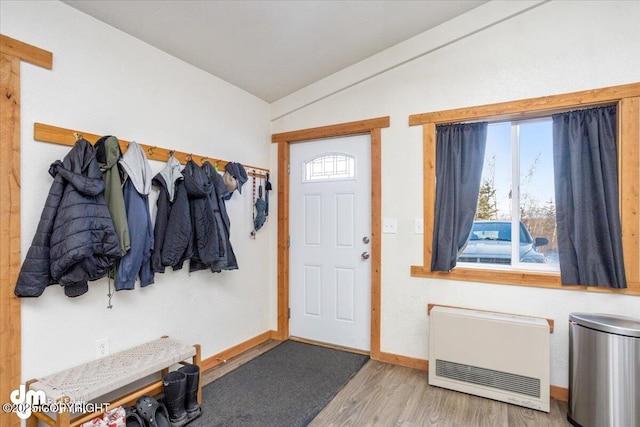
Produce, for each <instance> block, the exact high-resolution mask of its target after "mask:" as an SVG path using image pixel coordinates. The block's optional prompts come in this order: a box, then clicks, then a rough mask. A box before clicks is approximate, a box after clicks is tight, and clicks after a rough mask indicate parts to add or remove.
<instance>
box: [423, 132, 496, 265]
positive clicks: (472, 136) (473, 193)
mask: <svg viewBox="0 0 640 427" xmlns="http://www.w3.org/2000/svg"><path fill="white" fill-rule="evenodd" d="M486 145H487V123H469V124H452V125H439V126H436V206H435V218H434V229H433V245H432V251H433V252H432V255H431V271H451V270H452V269H453V268H454V267H455V266H456V261H457V259H458V255H459V254H460V252H461V251H462V250H463V249H464V247H465V245H466V244H467V240H468V239H469V234H470V233H471V228H472V227H473V218H474V217H475V215H476V208H477V205H478V193H479V191H480V179H481V178H482V166H483V163H484V151H485V147H486Z"/></svg>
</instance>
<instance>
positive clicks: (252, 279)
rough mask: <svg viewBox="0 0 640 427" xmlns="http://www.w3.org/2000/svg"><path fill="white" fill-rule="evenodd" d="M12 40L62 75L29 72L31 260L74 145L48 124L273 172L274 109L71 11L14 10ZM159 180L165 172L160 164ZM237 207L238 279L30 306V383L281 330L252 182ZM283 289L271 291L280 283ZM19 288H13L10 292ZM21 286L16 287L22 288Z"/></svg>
mask: <svg viewBox="0 0 640 427" xmlns="http://www.w3.org/2000/svg"><path fill="white" fill-rule="evenodd" d="M0 8H1V9H0V18H1V21H0V28H1V29H2V33H3V34H4V35H7V36H9V37H13V38H16V39H19V40H21V41H24V42H26V43H29V44H32V45H35V46H37V47H40V48H42V49H46V50H48V51H51V52H52V53H53V58H54V59H53V70H51V71H49V70H45V69H42V68H39V67H36V66H32V65H29V64H24V63H23V65H22V69H21V74H22V75H21V83H22V216H21V219H22V226H21V232H22V253H23V257H24V254H26V252H27V249H28V247H29V245H30V243H31V239H32V238H33V235H34V233H35V230H36V227H37V224H38V219H39V216H40V212H41V211H42V207H43V205H44V201H45V198H46V196H47V192H48V190H49V187H50V185H51V182H52V179H51V177H50V176H49V175H48V173H47V170H48V166H49V164H51V163H52V162H53V161H55V160H57V159H61V158H62V157H64V155H65V154H66V153H67V152H68V151H69V147H64V146H59V145H53V144H48V143H42V142H36V141H34V140H33V123H34V122H42V123H47V124H52V125H56V126H60V127H66V128H71V129H79V130H84V131H87V132H91V133H95V134H113V135H116V136H118V137H120V138H122V139H127V140H131V139H134V140H136V141H138V142H140V143H145V144H149V145H157V146H159V147H165V148H172V149H176V150H179V151H184V152H191V153H194V154H200V155H207V156H209V157H211V158H221V159H225V160H232V161H238V162H241V163H245V164H251V165H256V166H264V167H268V166H269V163H270V151H269V148H270V147H269V141H270V127H269V105H268V104H266V103H265V102H263V101H261V100H259V99H258V98H256V97H254V96H252V95H250V94H248V93H246V92H244V91H242V90H240V89H238V88H236V87H234V86H232V85H230V84H228V83H226V82H224V81H222V80H220V79H218V78H215V77H212V76H211V75H209V74H207V73H204V72H203V71H201V70H198V69H196V68H194V67H192V66H190V65H188V64H186V63H184V62H182V61H180V60H177V59H175V58H174V57H171V56H169V55H167V54H165V53H162V52H160V51H158V50H157V49H155V48H152V47H150V46H149V45H146V44H144V43H142V42H141V41H139V40H137V39H135V38H132V37H130V36H128V35H126V34H124V33H122V32H120V31H119V30H116V29H114V28H112V27H109V26H107V25H105V24H103V23H100V22H98V21H96V20H94V19H93V18H91V17H89V16H87V15H84V14H82V13H80V12H78V11H77V10H75V9H73V8H71V7H69V6H67V5H65V4H63V3H60V2H52V1H39V2H34V1H32V2H23V1H5V0H3V1H2V3H1V4H0ZM151 167H152V169H153V170H154V172H157V171H159V170H161V169H162V168H163V167H164V163H162V162H157V161H152V162H151ZM227 208H228V211H229V215H230V218H231V223H232V224H231V241H232V244H233V247H234V250H235V253H236V256H237V258H238V263H239V265H240V269H239V270H237V271H231V272H223V273H219V274H212V273H209V272H207V271H200V272H196V273H193V274H191V275H189V273H188V270H187V269H186V267H185V269H183V270H182V271H177V272H173V271H171V270H170V269H169V271H167V272H166V273H165V274H164V275H162V274H157V275H156V282H155V284H153V285H151V286H149V287H147V288H145V289H140V288H139V284H136V289H135V290H134V291H121V292H118V293H116V295H115V296H114V297H113V305H114V307H113V309H107V308H106V306H107V286H108V285H107V281H106V280H99V281H96V282H93V283H90V284H89V292H88V293H87V294H85V295H83V296H81V297H78V298H75V299H70V298H67V297H66V296H64V292H63V289H62V288H61V287H60V286H57V285H54V286H50V287H48V288H47V289H46V290H45V292H44V294H43V295H42V296H41V297H39V298H34V299H24V300H22V345H23V347H22V366H23V373H22V376H23V379H25V380H26V379H29V378H33V377H36V376H40V375H45V374H51V373H53V372H55V371H58V370H61V369H63V368H66V367H69V366H73V365H76V364H78V363H81V362H84V361H87V360H90V359H94V358H95V341H96V339H99V338H103V337H109V338H110V346H111V351H112V352H115V351H117V350H121V349H124V348H127V347H130V346H132V345H135V344H138V343H142V342H146V341H149V340H152V339H155V338H158V337H160V336H161V335H165V334H166V335H169V336H173V337H176V338H178V339H181V340H184V341H185V342H189V343H201V344H202V351H203V357H205V358H206V357H208V356H211V355H212V354H215V353H217V352H219V351H221V350H224V349H227V348H229V347H231V346H233V345H235V344H237V343H240V342H243V341H245V340H247V339H249V338H252V337H254V336H256V335H258V334H261V333H263V332H265V331H268V330H270V329H274V328H275V327H276V325H275V322H274V321H273V319H274V318H275V317H274V316H275V306H272V303H270V302H269V301H272V296H271V294H272V293H273V291H272V289H273V280H272V279H271V278H272V277H274V276H275V272H274V269H273V268H272V267H271V262H270V260H269V256H270V255H269V252H270V248H272V247H275V243H274V242H272V241H271V233H270V231H269V229H270V228H275V226H276V224H275V221H273V220H271V221H270V222H269V223H267V224H266V225H265V228H264V229H263V230H261V231H260V233H259V234H258V237H257V239H256V240H251V239H250V238H249V232H250V230H251V226H250V224H251V220H252V206H251V185H250V183H248V184H247V185H246V186H245V187H244V191H243V194H242V195H241V196H239V195H238V194H237V193H236V194H234V196H233V198H232V199H231V200H230V201H229V202H228V204H227ZM270 282H271V284H270ZM2 285H3V286H8V285H9V284H5V283H3V284H2ZM11 286H13V284H11Z"/></svg>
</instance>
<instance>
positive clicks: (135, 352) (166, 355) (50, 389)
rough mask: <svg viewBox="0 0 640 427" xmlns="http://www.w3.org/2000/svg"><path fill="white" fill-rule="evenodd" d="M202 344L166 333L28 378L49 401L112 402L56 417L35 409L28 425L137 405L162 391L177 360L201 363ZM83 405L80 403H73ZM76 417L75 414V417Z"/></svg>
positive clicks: (69, 423) (66, 425)
mask: <svg viewBox="0 0 640 427" xmlns="http://www.w3.org/2000/svg"><path fill="white" fill-rule="evenodd" d="M200 358H201V355H200V344H195V345H188V344H184V343H181V342H180V341H177V340H174V339H173V338H169V337H162V338H160V339H157V340H155V341H151V342H148V343H145V344H141V345H139V346H136V347H133V348H130V349H128V350H124V351H120V352H118V353H114V354H111V355H109V356H105V357H103V358H100V359H97V360H92V361H91V362H87V363H85V364H83V365H79V366H75V367H73V368H70V369H67V370H64V371H62V372H58V373H57V374H53V375H49V376H47V377H44V378H40V379H36V380H31V381H29V382H27V389H28V390H34V391H43V392H44V393H45V394H46V396H47V401H48V402H56V403H59V404H64V403H74V402H95V403H96V405H95V406H106V405H100V403H109V405H108V407H105V408H103V409H100V410H96V411H93V412H89V413H83V412H81V413H70V412H68V411H66V410H61V411H58V412H57V413H56V417H55V419H54V418H53V417H52V416H51V415H49V414H48V413H45V412H33V413H32V415H31V417H30V418H29V419H28V420H27V427H37V425H38V420H42V421H43V422H45V423H46V424H48V425H50V426H52V427H76V426H79V425H81V424H83V423H85V422H87V421H90V420H92V419H93V418H95V417H98V416H100V415H101V414H102V413H103V412H105V411H106V410H108V409H113V408H115V407H118V406H121V405H133V404H135V401H136V400H137V399H138V398H139V397H141V396H155V395H158V394H160V393H162V377H164V376H165V375H166V374H167V373H168V372H169V368H170V367H171V366H173V365H176V364H182V365H186V364H189V362H187V360H189V359H191V360H192V363H193V364H194V365H197V366H200V362H201V359H200ZM157 373H160V379H159V380H153V381H152V382H151V383H150V384H147V385H145V386H143V387H141V388H137V389H135V390H134V391H131V392H126V393H124V394H122V395H121V396H119V397H117V398H115V399H112V400H110V401H109V402H101V401H99V400H98V398H99V397H102V396H105V395H107V394H110V393H113V392H116V391H118V390H119V389H121V388H123V387H126V386H129V385H131V384H133V383H135V382H136V381H140V380H143V379H145V378H147V377H150V376H151V375H153V374H157ZM198 403H202V385H201V382H198ZM73 406H79V405H73ZM72 417H73V418H72Z"/></svg>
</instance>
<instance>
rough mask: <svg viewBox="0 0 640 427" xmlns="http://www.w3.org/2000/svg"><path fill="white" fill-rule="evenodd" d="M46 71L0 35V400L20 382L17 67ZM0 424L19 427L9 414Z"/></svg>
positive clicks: (47, 60) (49, 61)
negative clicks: (27, 65) (16, 292)
mask: <svg viewBox="0 0 640 427" xmlns="http://www.w3.org/2000/svg"><path fill="white" fill-rule="evenodd" d="M21 61H24V62H28V63H30V64H34V65H38V66H40V67H43V68H46V69H49V70H50V69H51V68H52V66H53V55H52V54H51V52H47V51H46V50H42V49H40V48H37V47H35V46H31V45H28V44H26V43H23V42H21V41H19V40H15V39H12V38H11V37H7V36H5V35H2V34H0V165H2V166H1V167H0V305H1V306H2V309H1V310H0V360H1V361H2V369H0V401H1V402H2V403H6V402H8V401H9V394H10V393H11V391H12V390H15V389H17V388H18V386H19V385H20V382H21V381H22V364H21V359H22V320H21V313H20V312H21V304H20V299H19V298H17V297H16V296H15V295H14V294H13V289H14V286H15V283H16V280H17V278H18V273H19V272H20V262H21V257H22V255H21V250H20V244H21V241H20V187H21V184H20V62H21ZM0 425H3V426H19V425H20V419H19V418H18V417H17V416H16V415H15V414H13V413H11V412H5V411H2V412H0Z"/></svg>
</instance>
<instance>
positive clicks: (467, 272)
mask: <svg viewBox="0 0 640 427" xmlns="http://www.w3.org/2000/svg"><path fill="white" fill-rule="evenodd" d="M411 277H423V278H429V279H444V280H458V281H461V282H480V283H491V284H498V285H515V286H533V287H536V288H550V289H563V290H574V291H595V292H613V293H620V294H628V295H640V292H638V290H637V289H640V284H638V283H636V282H629V281H628V282H627V286H628V287H627V288H626V289H612V288H601V287H597V286H565V285H562V282H561V281H560V273H557V272H541V271H513V270H511V271H505V270H497V269H496V270H484V269H480V268H465V267H456V268H455V269H454V270H453V271H451V272H449V273H444V272H439V271H431V268H430V267H425V266H422V265H412V266H411Z"/></svg>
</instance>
